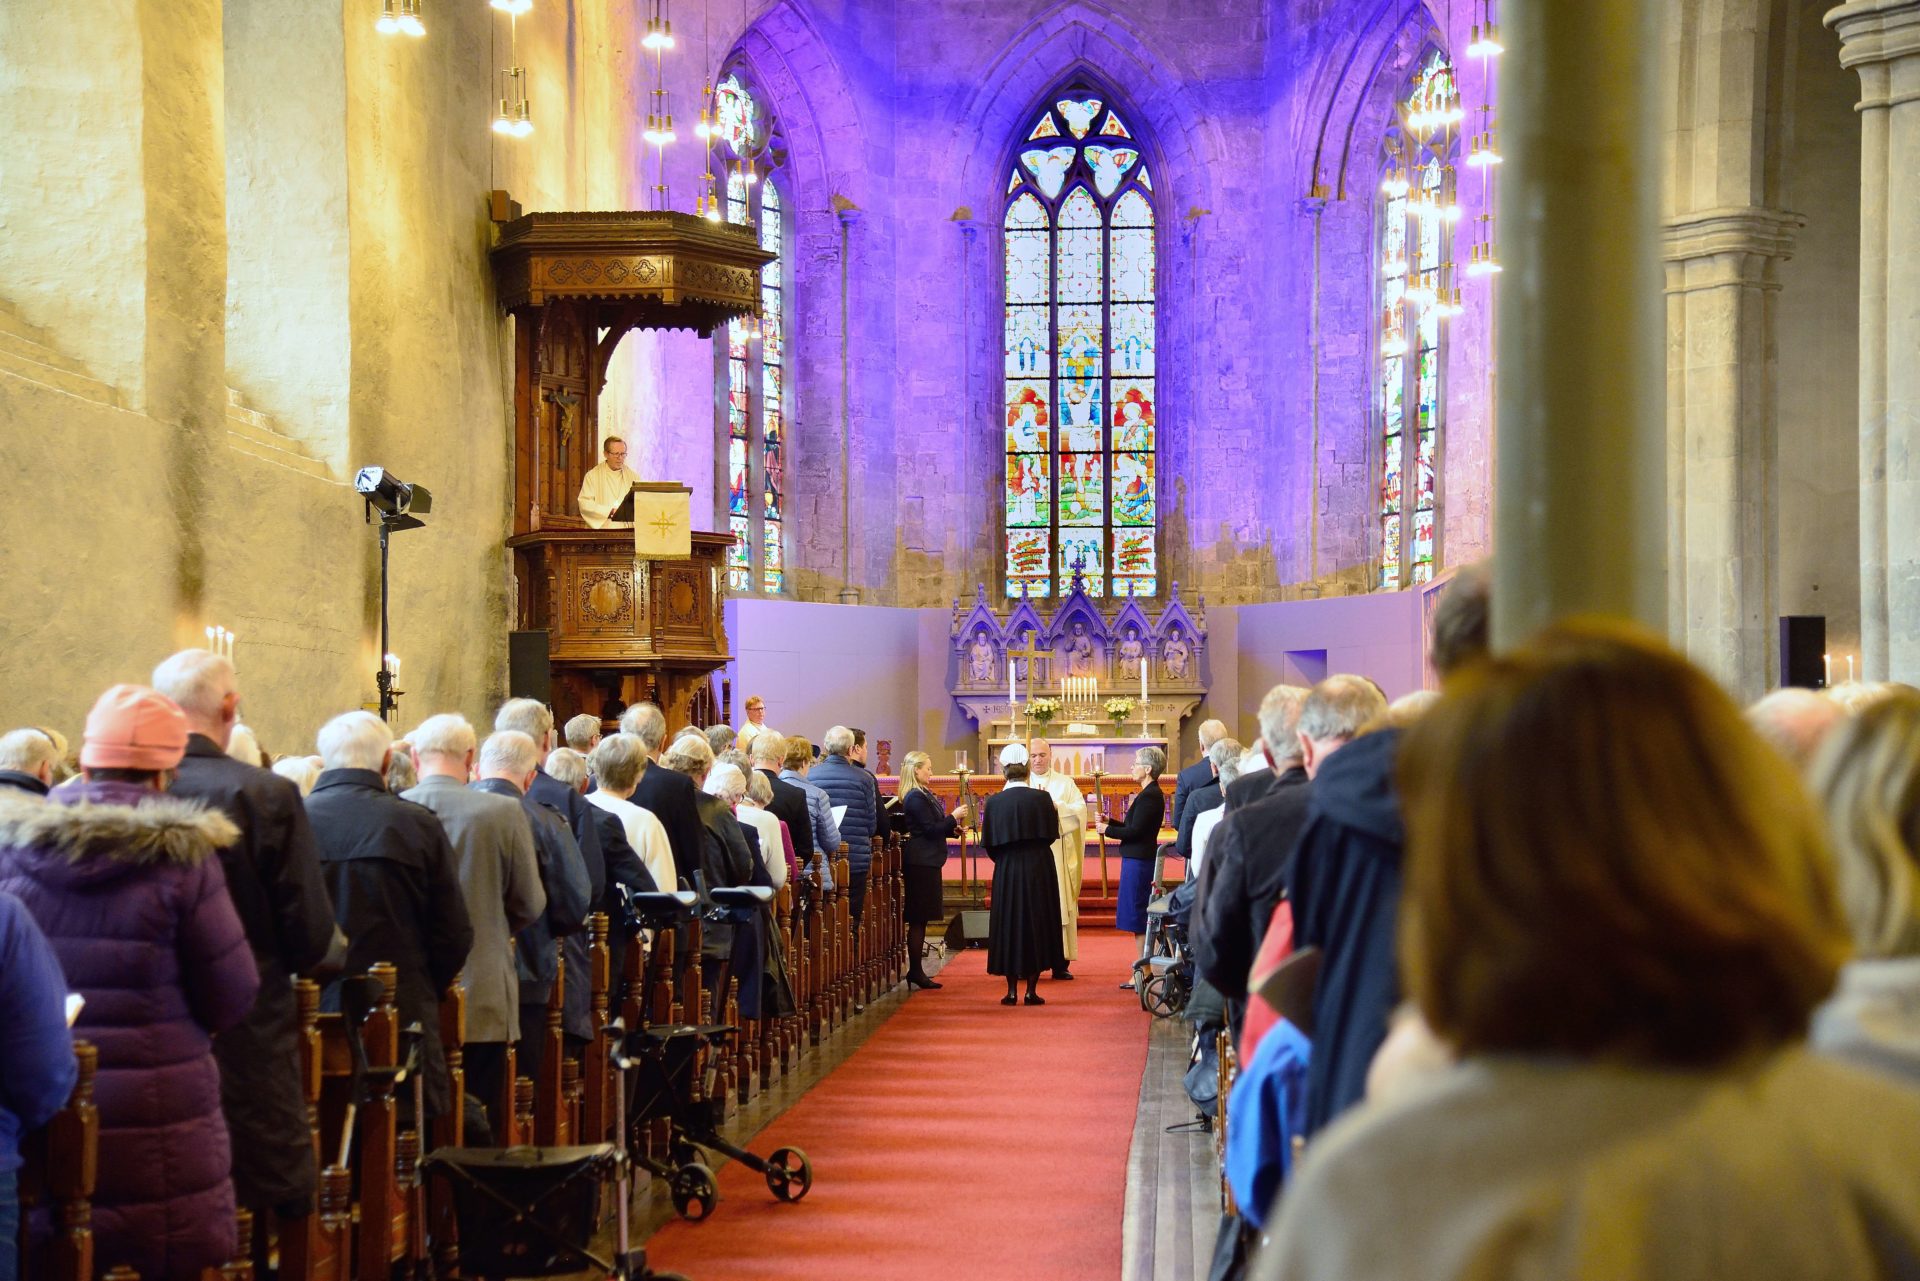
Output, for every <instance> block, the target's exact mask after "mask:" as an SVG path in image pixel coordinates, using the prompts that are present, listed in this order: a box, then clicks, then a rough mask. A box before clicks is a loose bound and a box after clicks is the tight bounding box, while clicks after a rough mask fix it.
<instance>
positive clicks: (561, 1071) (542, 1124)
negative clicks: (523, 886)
mask: <svg viewBox="0 0 1920 1281" xmlns="http://www.w3.org/2000/svg"><path fill="white" fill-rule="evenodd" d="M552 946H553V950H554V958H553V964H554V970H553V990H552V991H551V992H549V993H548V994H547V1022H546V1027H545V1029H544V1030H543V1031H542V1032H541V1035H540V1043H539V1044H538V1045H530V1046H522V1047H521V1048H522V1049H523V1050H524V1051H525V1053H526V1054H528V1055H529V1056H532V1057H531V1061H532V1062H533V1063H535V1064H537V1065H538V1066H537V1068H536V1070H535V1071H534V1074H533V1142H535V1143H537V1144H539V1145H540V1146H542V1147H552V1146H554V1145H556V1144H562V1143H566V1142H567V1141H568V1139H567V1137H566V1135H567V1123H566V1119H565V1116H564V1113H565V1111H566V1080H565V1068H564V1067H563V1066H562V1062H563V1060H564V1059H565V1058H566V1052H567V1051H566V1037H565V1036H564V1035H563V1033H562V1030H561V1025H562V1022H563V1016H564V1013H565V1003H566V992H567V979H568V977H569V976H568V974H567V958H566V954H565V953H564V952H563V951H562V949H561V946H560V942H559V940H557V939H556V940H554V942H553V944H552ZM521 1141H522V1142H525V1141H526V1140H525V1139H524V1138H522V1140H521Z"/></svg>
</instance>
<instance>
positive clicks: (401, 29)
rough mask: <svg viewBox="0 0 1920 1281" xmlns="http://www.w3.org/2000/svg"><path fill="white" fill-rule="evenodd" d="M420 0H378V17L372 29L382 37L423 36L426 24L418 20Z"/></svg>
mask: <svg viewBox="0 0 1920 1281" xmlns="http://www.w3.org/2000/svg"><path fill="white" fill-rule="evenodd" d="M420 4H421V0H380V16H379V18H377V19H376V20H375V21H374V24H373V29H374V30H375V31H378V32H379V33H380V34H381V35H383V36H391V35H408V36H424V35H426V34H427V28H426V24H425V23H423V22H422V21H421V20H420Z"/></svg>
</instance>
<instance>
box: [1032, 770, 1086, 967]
mask: <svg viewBox="0 0 1920 1281" xmlns="http://www.w3.org/2000/svg"><path fill="white" fill-rule="evenodd" d="M1031 750H1032V760H1033V770H1032V773H1031V774H1029V775H1028V777H1027V786H1028V787H1037V788H1039V789H1040V790H1041V791H1043V792H1045V793H1046V794H1047V795H1049V796H1051V797H1052V798H1053V807H1054V808H1055V809H1056V810H1058V811H1059V812H1060V838H1059V839H1058V840H1056V841H1055V842H1054V843H1053V870H1054V874H1055V878H1056V879H1057V880H1058V881H1059V883H1060V946H1061V954H1062V955H1063V956H1065V957H1066V958H1067V960H1069V961H1071V960H1073V959H1074V958H1075V957H1077V956H1079V955H1080V877H1081V871H1082V868H1083V867H1084V864H1085V859H1086V853H1087V802H1086V798H1085V797H1083V796H1081V795H1080V788H1079V786H1078V785H1077V784H1076V783H1075V782H1074V781H1073V779H1072V778H1070V777H1068V776H1067V775H1065V774H1059V773H1055V772H1054V771H1053V768H1052V765H1053V753H1052V751H1051V750H1050V749H1049V748H1048V745H1047V743H1046V742H1045V741H1044V740H1042V739H1035V740H1034V742H1033V747H1032V749H1031ZM1065 969H1066V966H1064V965H1063V966H1061V967H1060V970H1059V971H1056V973H1059V972H1061V971H1064V970H1065Z"/></svg>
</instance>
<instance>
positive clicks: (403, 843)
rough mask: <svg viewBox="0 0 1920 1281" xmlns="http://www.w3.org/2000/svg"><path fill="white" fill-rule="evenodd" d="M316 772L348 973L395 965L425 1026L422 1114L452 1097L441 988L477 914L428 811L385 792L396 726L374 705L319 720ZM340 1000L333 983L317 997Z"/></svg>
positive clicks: (407, 1008)
mask: <svg viewBox="0 0 1920 1281" xmlns="http://www.w3.org/2000/svg"><path fill="white" fill-rule="evenodd" d="M318 746H319V748H320V763H321V766H322V769H321V772H320V778H319V780H318V781H317V782H315V783H314V785H313V791H312V792H310V793H308V794H307V801H306V805H307V817H308V818H309V819H310V820H311V821H312V823H313V835H314V840H315V842H316V843H317V844H318V846H319V848H320V870H321V874H322V875H323V876H324V877H325V878H326V880H327V885H328V888H329V889H330V890H331V891H332V893H333V919H334V922H335V923H336V924H337V925H339V926H340V928H341V929H342V930H344V931H345V932H346V935H347V938H348V940H349V942H348V944H347V955H346V967H345V972H346V973H348V974H364V973H366V972H367V970H368V969H370V968H371V967H372V966H374V965H375V964H377V963H379V962H381V961H386V962H389V963H391V964H392V965H393V966H394V968H395V969H396V970H397V971H399V999H398V1001H397V1004H398V1006H399V1009H400V1022H401V1024H402V1025H403V1026H404V1025H406V1024H408V1023H418V1024H419V1025H420V1026H421V1027H423V1028H425V1029H426V1032H427V1035H426V1037H425V1038H424V1041H423V1059H424V1071H423V1073H422V1076H423V1078H424V1081H425V1086H426V1102H427V1115H428V1116H430V1117H433V1116H440V1115H443V1114H444V1113H445V1112H446V1111H447V1109H448V1107H449V1106H451V1104H452V1090H451V1086H450V1083H449V1080H448V1077H447V1059H446V1051H445V1048H444V1047H443V1046H442V1045H441V1043H440V1036H439V1028H440V995H441V993H443V992H445V991H446V990H447V988H448V986H449V985H451V984H452V982H453V980H454V977H455V976H456V975H458V974H459V973H460V971H461V969H462V968H463V967H464V966H465V965H466V963H467V954H468V952H469V951H471V950H472V948H473V922H472V920H471V919H470V918H469V917H468V916H467V899H466V894H465V893H464V892H463V891H462V890H461V888H460V873H459V867H458V862H457V860H456V859H455V857H454V853H453V845H452V843H451V842H449V841H448V840H447V832H446V829H445V828H444V827H442V826H441V825H440V819H439V818H438V816H436V815H435V814H434V812H433V811H432V810H429V809H427V808H426V807H424V806H420V805H415V804H414V803H413V802H412V801H406V800H402V799H401V798H399V797H398V796H395V795H393V794H392V793H391V792H389V791H387V782H386V775H387V761H388V758H389V757H391V756H392V755H393V731H392V730H391V729H389V728H388V727H387V723H386V722H385V721H383V720H381V719H380V718H379V717H378V716H375V715H374V714H373V713H371V712H346V713H344V714H342V715H340V716H336V717H334V718H333V719H332V720H330V721H328V722H327V723H326V724H325V725H323V726H321V727H320V736H319V743H318ZM321 1005H322V1008H323V1009H327V1010H338V1009H339V1008H340V992H339V984H337V983H335V984H333V985H331V986H330V987H328V989H327V990H326V992H325V993H324V994H323V995H322V997H321Z"/></svg>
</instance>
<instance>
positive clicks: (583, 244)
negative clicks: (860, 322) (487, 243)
mask: <svg viewBox="0 0 1920 1281" xmlns="http://www.w3.org/2000/svg"><path fill="white" fill-rule="evenodd" d="M771 261H773V255H772V254H771V253H769V252H767V251H766V250H764V249H762V248H760V245H759V242H758V241H757V240H756V239H755V238H754V234H753V230H752V229H751V228H749V227H738V226H734V225H733V224H731V223H725V222H710V221H708V220H707V219H705V218H697V217H695V216H693V215H692V214H683V213H643V212H625V213H530V214H526V215H524V216H522V217H519V218H515V219H514V220H513V221H512V222H507V223H502V224H501V226H500V241H499V243H498V244H496V245H495V246H494V249H493V275H494V280H495V283H496V284H497V285H498V287H499V291H500V305H501V306H503V307H505V308H506V309H507V310H508V311H516V310H518V309H519V308H522V307H539V306H544V305H545V304H546V303H548V302H552V301H555V300H558V299H574V300H593V301H596V302H609V303H622V304H626V305H627V306H626V308H625V309H623V310H625V311H626V314H627V317H628V321H627V327H628V328H634V327H638V328H642V329H696V330H698V331H699V332H700V334H701V336H702V337H706V336H709V335H711V334H712V333H713V331H714V330H715V329H718V328H719V327H720V326H721V325H724V324H725V323H726V322H727V321H729V320H732V319H733V318H734V317H735V316H751V315H758V314H759V312H760V268H761V267H763V266H765V265H766V264H767V263H769V262H771Z"/></svg>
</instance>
